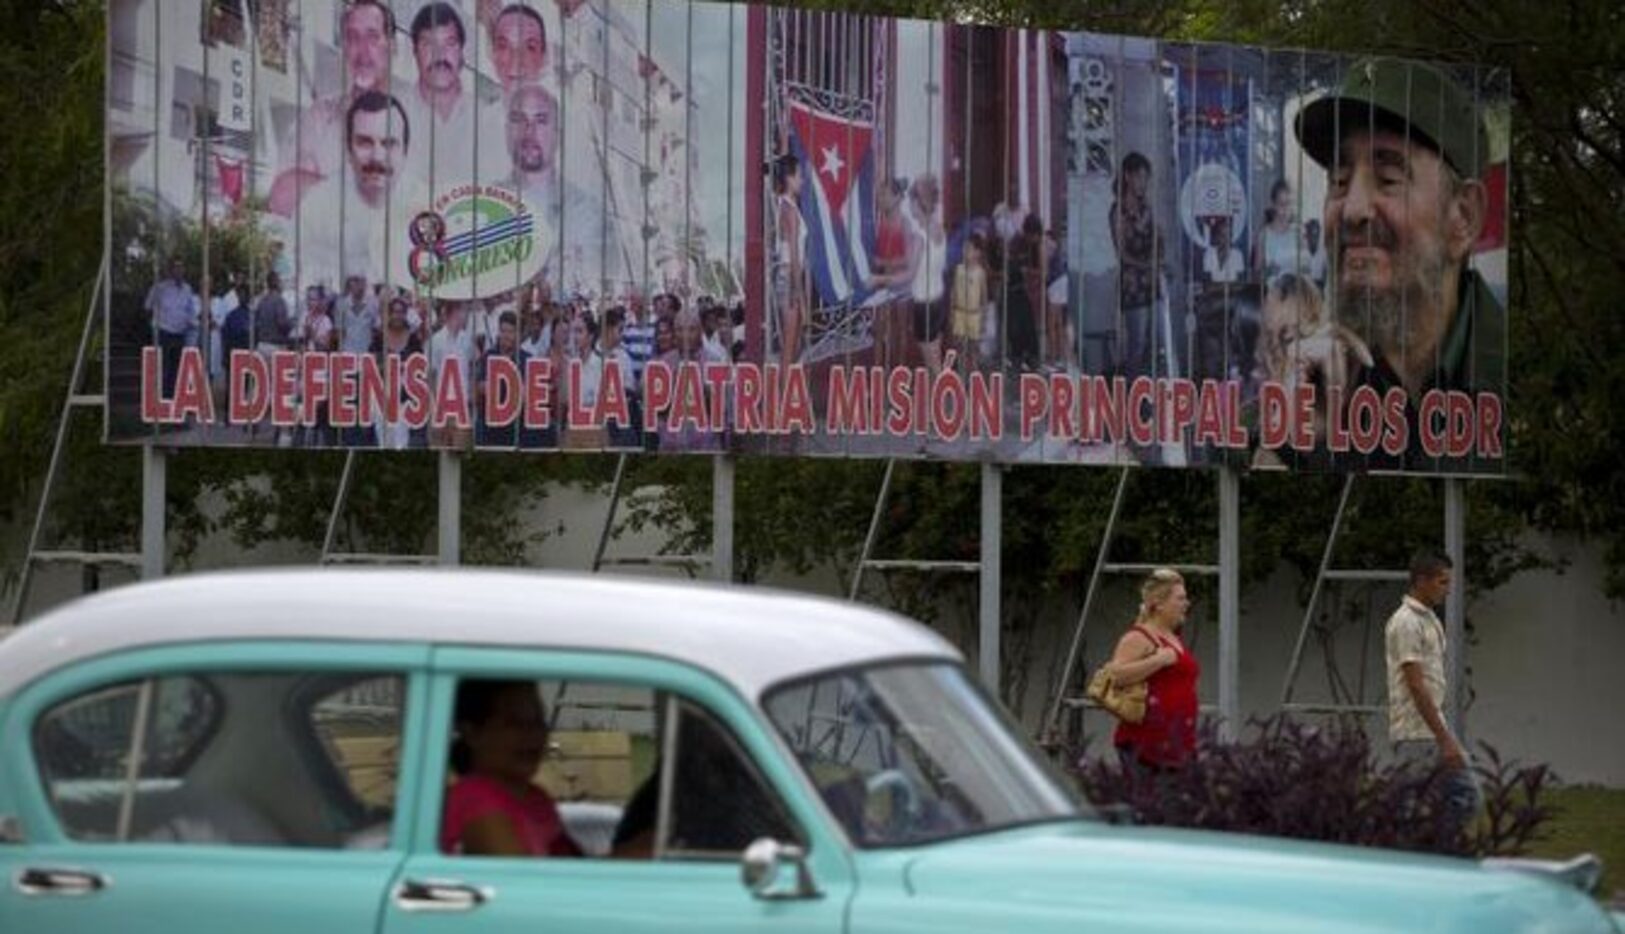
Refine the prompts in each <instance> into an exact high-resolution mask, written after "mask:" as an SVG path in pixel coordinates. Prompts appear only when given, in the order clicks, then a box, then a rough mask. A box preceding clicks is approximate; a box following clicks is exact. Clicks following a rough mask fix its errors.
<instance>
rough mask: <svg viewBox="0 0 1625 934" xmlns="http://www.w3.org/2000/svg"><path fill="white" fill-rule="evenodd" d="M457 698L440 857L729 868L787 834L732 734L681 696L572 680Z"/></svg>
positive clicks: (504, 684)
mask: <svg viewBox="0 0 1625 934" xmlns="http://www.w3.org/2000/svg"><path fill="white" fill-rule="evenodd" d="M456 696H457V700H456V710H455V711H454V713H453V723H452V724H451V726H452V748H451V749H450V750H449V751H448V762H449V764H450V766H451V771H452V773H453V774H452V775H451V776H450V781H449V785H448V789H447V792H446V798H445V803H444V806H443V808H442V815H441V827H440V849H441V851H442V852H445V853H448V854H455V855H465V856H537V857H572V856H582V857H588V858H617V859H651V858H655V857H657V856H659V857H661V858H668V859H695V858H698V859H729V860H733V859H737V858H738V857H739V854H740V852H741V851H742V850H743V849H744V848H745V847H746V846H747V845H749V844H750V843H751V841H753V840H755V839H757V838H759V837H762V836H773V837H775V838H777V839H780V840H784V841H790V840H794V839H797V837H796V835H794V834H793V833H792V832H791V831H790V829H789V828H790V826H791V825H790V822H789V821H788V820H787V819H786V818H785V816H784V814H785V812H784V809H783V807H782V806H781V805H780V804H779V801H778V799H777V797H776V796H775V795H773V794H772V793H771V791H770V790H769V788H768V786H767V784H766V783H765V782H764V781H762V779H761V776H760V774H759V772H758V771H757V770H756V768H755V766H754V765H753V764H752V763H751V762H750V760H749V757H748V756H746V755H745V754H744V752H743V748H742V747H741V746H740V744H739V743H738V742H737V740H735V739H734V737H733V736H732V734H731V733H730V732H729V731H728V730H727V729H726V728H725V727H723V726H722V725H721V724H720V723H719V722H718V721H717V720H716V719H715V718H714V717H711V716H710V715H709V714H707V713H706V712H705V711H703V710H702V709H701V708H699V707H698V706H696V705H694V704H692V703H690V702H688V701H685V700H681V699H678V698H675V697H673V696H672V695H670V694H668V693H666V692H662V691H655V690H652V689H650V688H646V687H640V686H633V685H621V684H611V683H598V682H583V681H534V682H533V681H503V680H480V679H465V680H464V681H462V682H460V683H459V685H458V689H457V695H456ZM668 760H669V761H670V762H671V763H672V764H673V767H672V768H671V769H670V782H669V789H668V790H669V794H668V795H667V796H666V798H665V800H664V801H663V800H662V780H663V776H664V775H665V773H666V771H667V763H668ZM662 810H664V814H665V819H664V820H662ZM662 831H663V832H664V833H665V835H666V836H665V838H664V840H662V841H659V842H658V843H657V837H658V835H659V834H660V833H661V832H662Z"/></svg>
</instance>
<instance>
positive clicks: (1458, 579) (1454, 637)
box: [1444, 477, 1467, 741]
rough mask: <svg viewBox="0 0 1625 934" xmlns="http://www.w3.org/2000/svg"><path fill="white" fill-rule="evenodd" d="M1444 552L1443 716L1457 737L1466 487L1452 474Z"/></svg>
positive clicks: (1463, 655)
mask: <svg viewBox="0 0 1625 934" xmlns="http://www.w3.org/2000/svg"><path fill="white" fill-rule="evenodd" d="M1444 552H1445V556H1446V557H1448V558H1449V559H1450V563H1451V564H1453V565H1454V566H1455V568H1454V572H1453V573H1452V574H1451V575H1450V595H1449V596H1448V597H1446V598H1445V604H1444V631H1445V641H1447V642H1448V643H1449V644H1450V658H1449V662H1450V696H1449V697H1447V698H1446V699H1445V704H1446V710H1445V718H1446V721H1447V722H1448V723H1449V724H1450V729H1451V731H1452V732H1454V733H1455V734H1456V736H1457V738H1459V739H1462V740H1464V741H1465V738H1466V735H1467V704H1466V698H1467V607H1466V602H1467V600H1466V594H1467V487H1466V484H1465V483H1464V482H1463V481H1462V480H1459V479H1456V478H1454V477H1449V478H1446V479H1445V481H1444Z"/></svg>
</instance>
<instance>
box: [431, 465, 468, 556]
mask: <svg viewBox="0 0 1625 934" xmlns="http://www.w3.org/2000/svg"><path fill="white" fill-rule="evenodd" d="M462 539H463V459H462V454H461V453H460V452H457V451H441V452H440V547H439V549H438V550H437V551H436V554H437V555H438V557H439V559H440V563H441V564H442V565H445V566H447V567H453V566H456V565H457V564H460V563H461V562H462V552H461V545H462Z"/></svg>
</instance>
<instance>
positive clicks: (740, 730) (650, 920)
mask: <svg viewBox="0 0 1625 934" xmlns="http://www.w3.org/2000/svg"><path fill="white" fill-rule="evenodd" d="M433 667H434V684H433V687H432V689H431V691H430V699H429V705H430V716H429V726H428V732H427V734H426V735H427V742H426V744H425V746H424V755H425V759H424V760H423V761H422V762H421V763H420V765H419V770H420V771H421V772H422V773H423V775H424V776H425V780H424V781H423V782H422V784H420V786H419V787H420V789H421V797H420V799H419V801H418V802H417V805H416V821H415V827H414V830H413V836H412V847H411V853H410V855H409V857H408V859H407V861H406V864H405V866H404V867H403V869H402V871H401V874H400V877H399V878H398V880H397V882H396V885H395V886H394V887H393V890H392V892H391V896H390V899H389V902H388V904H387V905H386V906H385V920H384V925H383V928H382V930H383V931H384V932H385V934H423V932H431V931H433V932H441V934H454V932H458V931H468V932H474V931H478V932H480V934H521V932H523V934H534V932H536V931H548V932H567V931H592V932H595V934H597V932H604V931H616V932H646V931H647V932H653V931H661V932H672V931H684V930H693V931H707V932H727V931H743V930H759V929H762V928H764V927H766V926H771V927H772V928H773V929H774V930H776V931H782V932H822V934H830V932H836V931H839V930H841V929H842V924H843V918H844V916H845V912H846V907H847V904H848V902H849V900H850V896H851V893H852V891H853V883H852V879H851V874H850V873H851V870H850V859H849V854H848V852H847V850H846V847H845V844H844V841H842V840H841V839H839V838H838V837H836V836H833V835H832V834H831V829H832V828H831V827H830V824H829V822H828V820H827V818H826V817H825V816H824V815H823V813H822V812H821V810H820V808H819V806H818V805H817V804H816V803H815V802H814V801H813V800H812V799H811V798H810V796H809V794H808V793H807V792H806V791H804V790H803V787H802V785H801V784H800V783H799V782H798V781H797V777H796V773H794V772H792V771H791V764H790V763H788V762H786V761H785V760H784V758H783V757H782V753H781V752H780V747H779V746H778V745H777V744H776V742H775V740H774V739H773V737H772V736H771V735H770V734H769V733H768V732H767V731H766V730H765V729H764V727H763V725H762V724H761V722H760V721H759V720H758V719H757V718H756V716H755V715H754V714H753V713H752V709H751V707H750V706H749V705H748V704H747V703H746V702H745V701H744V700H743V699H742V698H740V697H739V696H738V695H737V694H735V693H733V692H732V691H731V690H729V689H728V688H727V687H725V686H724V685H723V684H721V683H720V682H719V681H717V680H716V679H715V678H713V677H711V676H709V675H706V674H703V673H701V672H698V671H695V670H693V669H690V668H687V667H685V666H681V665H678V664H675V663H671V662H665V661H661V660H657V659H651V658H647V657H634V656H620V655H614V654H609V653H580V652H573V653H572V652H546V651H526V652H516V651H512V650H501V651H497V650H486V649H477V648H460V647H446V648H439V649H437V650H436V652H435V656H434V663H433ZM493 679H504V680H509V681H512V680H523V681H527V682H529V681H534V682H536V684H537V690H538V691H539V693H540V694H541V696H542V698H543V701H544V703H545V704H546V713H545V717H546V719H547V720H548V722H549V724H550V726H551V730H552V732H551V733H550V735H549V743H550V749H551V754H550V755H551V758H552V761H548V760H546V759H544V760H543V763H542V766H541V769H540V771H539V773H538V774H537V775H536V779H535V781H536V783H537V784H539V785H541V786H544V787H546V788H547V790H548V792H549V793H550V794H551V796H552V797H553V799H554V800H555V801H557V802H558V808H559V810H560V812H561V813H562V814H563V815H564V826H565V828H566V830H568V831H569V832H570V833H571V835H572V836H573V837H574V838H575V839H576V841H577V843H578V844H580V846H581V848H582V849H583V850H584V851H587V855H586V856H585V857H583V858H564V857H545V858H517V857H481V856H470V855H463V854H460V853H448V852H442V850H441V847H440V846H439V845H438V840H437V838H438V837H439V836H440V833H441V831H442V829H443V828H442V820H443V818H444V817H446V815H445V814H444V813H443V807H444V802H445V800H446V799H447V798H448V797H449V796H451V795H455V794H456V793H457V792H456V791H455V790H452V791H449V792H448V790H447V788H448V785H449V784H451V782H450V778H449V776H448V777H445V778H441V779H438V780H437V779H436V776H446V766H447V762H448V760H449V758H450V755H451V750H452V744H453V742H454V735H453V731H454V724H453V722H452V721H453V719H454V717H453V711H454V709H462V708H461V707H459V691H461V690H465V686H467V685H470V684H472V683H474V682H478V681H481V680H487V681H489V680H493ZM465 706H466V705H465ZM683 717H687V718H689V720H688V721H684V720H683V719H682V718H683ZM685 723H688V724H691V725H693V727H694V729H690V727H689V726H685V725H684V724H685ZM702 723H703V724H706V725H707V727H706V729H707V730H708V731H709V732H708V734H707V735H709V736H710V737H711V739H710V740H709V741H708V742H707V746H706V750H705V752H704V753H703V754H702V753H701V752H700V751H699V750H698V749H695V750H694V751H693V754H691V755H690V757H689V758H688V759H686V760H685V759H684V758H683V754H684V750H682V749H679V748H677V737H679V735H683V736H698V735H700V734H699V733H698V732H696V730H697V729H698V727H699V725H700V724H702ZM460 726H461V727H462V728H464V729H466V728H467V726H466V724H463V725H460ZM668 755H669V756H670V757H671V758H672V759H675V761H676V762H678V763H680V764H682V763H686V764H687V770H686V771H685V768H684V767H683V766H681V765H680V766H678V767H669V766H668V765H667V762H668ZM731 755H737V756H739V757H742V761H739V762H734V763H729V762H727V761H724V760H725V759H726V758H727V757H728V756H731ZM696 765H698V766H701V767H702V768H703V771H704V773H705V774H706V775H709V776H713V777H714V776H716V775H720V774H731V775H735V776H740V777H741V779H740V780H741V781H743V782H747V783H748V781H749V779H750V777H751V776H754V778H755V779H759V782H760V783H759V784H754V785H750V786H749V788H748V789H746V790H742V791H740V792H738V793H736V794H730V795H728V796H727V797H728V799H729V800H727V801H723V802H714V803H720V804H722V805H724V806H723V807H722V808H721V809H719V810H718V811H717V812H716V813H702V810H703V809H702V808H701V807H699V806H696V807H693V808H690V807H687V806H686V805H684V804H683V803H682V802H683V801H685V800H686V797H685V795H686V793H685V791H684V784H683V783H684V781H686V780H687V779H686V778H685V777H684V776H693V775H694V774H695V772H696V770H695V769H694V768H693V766H696ZM667 773H669V774H667ZM663 774H664V775H666V777H664V778H663V777H662V776H663ZM458 780H459V781H460V780H462V779H458ZM663 782H664V783H665V789H666V790H665V792H664V794H665V799H664V801H662V800H660V799H659V797H658V796H655V795H654V794H653V793H652V790H653V789H657V788H659V787H660V786H661V784H662V783H663ZM733 787H738V788H745V787H746V786H745V785H742V784H738V783H736V785H735V786H733ZM651 800H654V807H653V808H643V807H640V804H639V802H640V801H641V802H642V804H643V805H648V804H650V802H651ZM640 814H641V815H642V816H641V817H635V816H634V815H640ZM713 818H714V820H713ZM634 825H635V826H634ZM724 825H726V826H724ZM775 833H776V834H778V835H782V836H785V837H789V838H791V839H789V840H783V841H780V842H786V843H790V842H793V843H796V844H799V845H801V846H802V847H803V848H804V850H805V851H806V863H805V865H806V868H807V869H808V870H809V872H810V874H811V881H812V883H813V886H814V887H815V888H816V893H813V892H811V891H804V892H802V893H801V895H800V896H799V897H798V896H797V895H796V894H795V893H788V892H779V893H777V894H779V895H780V896H782V897H776V898H761V897H757V896H756V895H753V894H752V892H751V891H750V890H748V889H747V888H746V886H745V884H744V883H743V882H742V881H741V862H740V851H741V850H742V849H743V848H744V845H745V843H748V842H750V840H751V839H753V838H759V837H760V836H773V835H774V834H775ZM660 834H663V835H664V836H659V835H660ZM656 836H659V839H660V840H661V842H660V843H659V844H658V845H653V846H652V847H651V848H650V850H649V851H641V850H640V849H639V843H638V841H640V840H652V839H654V838H655V837H656ZM621 837H624V838H625V839H624V840H622V841H621V842H620V843H619V844H618V845H617V847H618V849H617V852H618V853H619V858H614V857H611V856H610V855H608V854H606V850H608V849H609V848H610V846H611V845H612V843H613V841H615V840H616V839H617V838H621ZM453 845H454V846H456V845H457V844H453Z"/></svg>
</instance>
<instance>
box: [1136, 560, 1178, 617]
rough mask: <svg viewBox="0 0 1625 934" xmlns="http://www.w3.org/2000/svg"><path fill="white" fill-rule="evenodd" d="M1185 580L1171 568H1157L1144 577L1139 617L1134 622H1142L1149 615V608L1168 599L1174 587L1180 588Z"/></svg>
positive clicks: (1141, 585) (1141, 587)
mask: <svg viewBox="0 0 1625 934" xmlns="http://www.w3.org/2000/svg"><path fill="white" fill-rule="evenodd" d="M1184 584H1185V578H1184V576H1183V575H1181V574H1180V573H1179V572H1178V571H1176V570H1174V569H1173V568H1157V569H1156V570H1155V571H1152V572H1151V573H1150V574H1148V575H1146V578H1145V581H1144V582H1143V583H1141V584H1140V615H1139V617H1138V618H1137V619H1136V620H1135V621H1136V622H1143V621H1144V620H1145V618H1146V617H1148V616H1150V615H1151V608H1152V607H1154V606H1156V605H1157V604H1159V603H1162V602H1163V601H1165V600H1167V599H1168V596H1169V595H1170V594H1172V593H1173V592H1174V588H1175V587H1182V586H1184Z"/></svg>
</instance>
